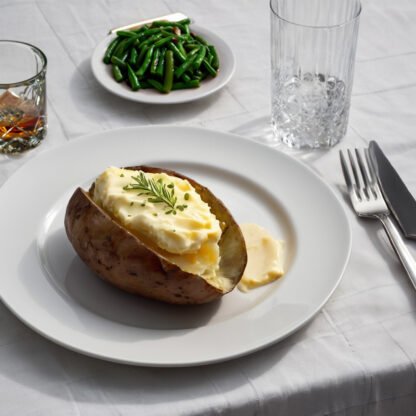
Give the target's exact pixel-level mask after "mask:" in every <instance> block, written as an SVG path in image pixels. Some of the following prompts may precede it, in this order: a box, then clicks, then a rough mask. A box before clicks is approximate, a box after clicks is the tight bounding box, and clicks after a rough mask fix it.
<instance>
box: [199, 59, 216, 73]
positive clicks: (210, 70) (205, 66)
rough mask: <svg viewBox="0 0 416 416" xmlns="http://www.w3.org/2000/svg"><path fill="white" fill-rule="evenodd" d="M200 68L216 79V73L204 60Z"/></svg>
mask: <svg viewBox="0 0 416 416" xmlns="http://www.w3.org/2000/svg"><path fill="white" fill-rule="evenodd" d="M202 66H203V67H204V68H205V69H206V70H207V71H208V73H209V74H210V75H211V76H212V77H214V78H215V77H216V76H217V71H216V70H215V69H214V68H213V67H212V66H211V65H210V64H209V63H208V61H207V60H206V59H204V60H203V61H202Z"/></svg>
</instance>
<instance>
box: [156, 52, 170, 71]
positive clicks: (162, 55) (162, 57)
mask: <svg viewBox="0 0 416 416" xmlns="http://www.w3.org/2000/svg"><path fill="white" fill-rule="evenodd" d="M166 51H167V49H166V48H163V49H162V50H161V52H160V56H159V62H158V63H157V68H156V74H157V75H158V76H159V77H160V78H162V77H163V74H164V73H165V54H166Z"/></svg>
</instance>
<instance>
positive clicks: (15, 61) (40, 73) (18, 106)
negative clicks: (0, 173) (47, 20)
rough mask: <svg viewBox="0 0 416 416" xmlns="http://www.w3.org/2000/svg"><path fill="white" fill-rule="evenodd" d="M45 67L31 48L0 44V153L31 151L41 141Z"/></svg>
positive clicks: (14, 43)
mask: <svg viewBox="0 0 416 416" xmlns="http://www.w3.org/2000/svg"><path fill="white" fill-rule="evenodd" d="M46 64H47V60H46V56H45V55H44V53H43V52H42V51H41V50H40V49H38V48H36V47H35V46H33V45H30V44H28V43H24V42H17V41H10V40H0V153H19V152H22V151H25V150H28V149H31V148H33V147H36V146H37V145H38V144H39V143H40V141H41V140H42V139H43V138H44V136H45V134H46V82H45V76H46Z"/></svg>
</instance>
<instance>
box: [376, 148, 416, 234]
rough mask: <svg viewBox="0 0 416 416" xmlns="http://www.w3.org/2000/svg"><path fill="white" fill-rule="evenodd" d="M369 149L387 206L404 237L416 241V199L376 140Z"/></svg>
mask: <svg viewBox="0 0 416 416" xmlns="http://www.w3.org/2000/svg"><path fill="white" fill-rule="evenodd" d="M368 149H369V154H370V160H371V163H372V165H373V167H374V170H375V172H376V175H377V179H378V182H379V185H380V188H381V191H382V193H383V196H384V199H385V200H386V202H387V205H388V206H389V207H390V210H391V212H392V214H393V215H394V217H395V218H396V220H397V222H398V223H399V225H400V228H401V229H402V231H403V234H404V236H405V237H406V238H411V239H416V201H415V199H414V197H413V196H412V194H411V193H410V192H409V190H408V189H407V187H406V185H405V184H404V183H403V181H402V179H401V178H400V176H399V174H398V173H397V172H396V170H395V169H394V167H393V166H392V165H391V163H390V162H389V160H388V159H387V157H386V156H385V154H384V153H383V151H382V150H381V148H380V146H379V145H378V144H377V143H376V142H375V141H374V140H373V141H371V142H370V145H369V148H368Z"/></svg>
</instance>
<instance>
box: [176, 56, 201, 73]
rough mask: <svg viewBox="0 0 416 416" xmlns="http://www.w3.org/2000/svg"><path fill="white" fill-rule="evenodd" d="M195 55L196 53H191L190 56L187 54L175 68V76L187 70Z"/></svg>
mask: <svg viewBox="0 0 416 416" xmlns="http://www.w3.org/2000/svg"><path fill="white" fill-rule="evenodd" d="M197 56H198V55H192V56H190V57H189V56H188V58H187V59H186V61H185V62H184V63H183V64H182V65H181V66H179V67H178V68H176V69H175V77H176V78H180V77H181V76H182V74H184V73H185V71H187V70H188V69H189V68H190V67H191V66H192V65H193V63H194V61H195V59H196V58H197Z"/></svg>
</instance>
